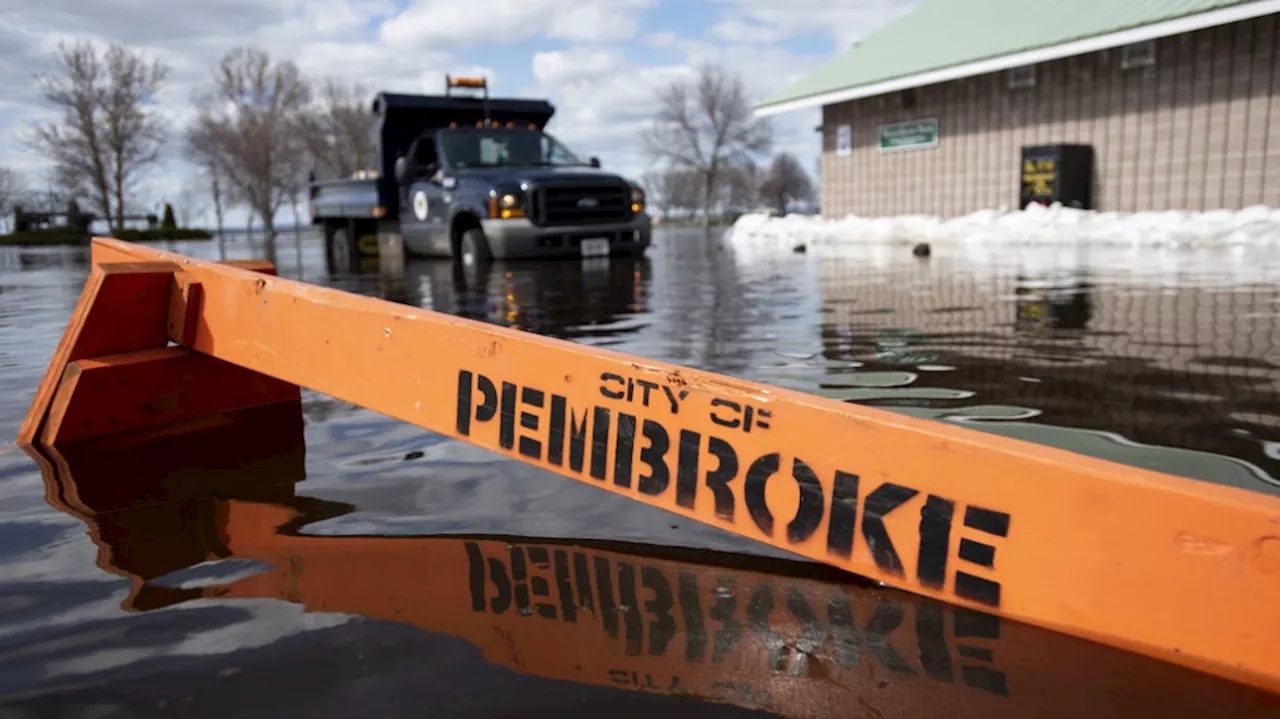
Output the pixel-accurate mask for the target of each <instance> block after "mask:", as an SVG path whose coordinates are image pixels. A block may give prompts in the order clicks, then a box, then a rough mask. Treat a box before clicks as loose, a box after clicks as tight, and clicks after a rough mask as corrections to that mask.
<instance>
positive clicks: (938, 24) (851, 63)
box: [757, 0, 1269, 109]
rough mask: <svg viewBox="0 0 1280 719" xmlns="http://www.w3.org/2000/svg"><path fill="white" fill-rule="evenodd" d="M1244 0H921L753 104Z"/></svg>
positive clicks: (962, 62) (1042, 45) (890, 77)
mask: <svg viewBox="0 0 1280 719" xmlns="http://www.w3.org/2000/svg"><path fill="white" fill-rule="evenodd" d="M1256 1H1257V0H1253V2H1256ZM1249 3H1250V0H1048V1H1047V2H1027V0H926V2H925V3H924V4H922V5H921V6H919V7H917V8H916V9H914V10H912V11H910V12H908V13H906V14H905V15H903V16H901V17H900V18H898V19H897V20H894V21H893V22H890V23H889V24H888V25H886V26H884V27H883V28H881V29H880V30H878V31H876V32H874V33H872V34H871V35H870V36H868V37H867V38H866V39H864V40H863V41H861V42H860V43H857V44H856V45H855V46H854V47H853V48H852V49H850V50H848V51H847V52H845V53H844V54H842V55H840V56H839V57H837V58H835V59H834V60H832V61H831V62H829V63H827V64H826V65H825V66H823V67H821V68H818V69H817V70H815V71H814V72H813V73H811V74H810V75H809V76H808V77H805V78H804V79H802V80H800V81H799V82H796V83H795V84H793V85H791V86H790V87H788V88H786V89H785V90H783V91H781V92H779V93H778V94H776V95H774V96H773V97H771V98H769V99H768V100H766V101H764V102H762V103H760V104H759V105H758V106H757V108H758V109H764V108H767V107H770V106H772V105H779V104H782V103H784V102H790V101H794V100H801V99H803V98H807V97H812V96H815V95H823V94H826V93H830V92H836V91H839V90H848V89H852V88H856V87H859V86H862V85H871V84H873V83H879V82H884V81H887V80H893V79H896V78H905V77H910V76H912V75H917V74H920V73H924V72H929V71H935V70H942V69H945V68H949V67H954V66H957V65H965V64H968V63H971V62H977V61H979V60H988V59H992V58H998V57H1002V56H1005V55H1012V54H1014V53H1020V52H1026V51H1030V50H1037V49H1041V48H1049V47H1053V46H1055V45H1061V44H1064V43H1068V42H1072V41H1076V40H1084V39H1086V38H1090V37H1095V36H1098V35H1107V34H1110V33H1114V32H1119V31H1122V30H1129V29H1133V28H1138V27H1142V26H1144V25H1151V24H1154V23H1157V22H1163V21H1166V20H1173V19H1175V18H1179V17H1184V16H1188V15H1195V14H1199V13H1203V12H1208V11H1210V10H1220V9H1222V8H1226V7H1230V6H1233V5H1245V4H1249ZM1268 4H1269V3H1268Z"/></svg>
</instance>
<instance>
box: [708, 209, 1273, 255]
mask: <svg viewBox="0 0 1280 719" xmlns="http://www.w3.org/2000/svg"><path fill="white" fill-rule="evenodd" d="M726 238H727V239H728V240H729V242H731V243H732V244H733V245H734V246H735V247H740V248H743V249H746V248H748V247H749V248H751V249H759V250H766V249H785V250H791V249H792V248H794V247H795V246H796V245H800V244H804V245H816V246H822V245H842V244H850V243H858V244H862V243H867V244H875V243H885V242H894V243H904V244H915V243H920V242H927V243H929V244H931V245H932V244H937V245H939V246H947V245H969V244H991V243H1004V244H1016V245H1021V246H1027V245H1064V244H1065V245H1090V246H1094V245H1104V246H1113V247H1114V246H1120V247H1131V248H1132V247H1197V248H1209V247H1222V248H1230V247H1253V248H1258V247H1265V248H1276V249H1280V209H1272V208H1270V207H1266V206H1263V205H1254V206H1251V207H1246V208H1245V209H1243V210H1213V211H1209V212H1188V211H1181V210H1170V211H1164V212H1136V213H1121V212H1093V211H1089V210H1077V209H1074V208H1070V207H1062V206H1061V205H1057V204H1055V205H1053V206H1052V207H1043V206H1041V205H1030V206H1028V207H1027V209H1026V210H1015V211H1001V210H981V211H978V212H974V213H972V214H969V215H965V216H963V217H957V218H954V219H951V220H943V219H940V218H937V217H931V216H925V215H901V216H897V217H875V218H870V217H858V216H856V215H850V216H848V217H845V218H843V219H839V220H824V219H821V218H819V217H813V216H807V215H788V216H786V217H770V216H768V215H766V214H757V213H753V214H747V215H743V216H742V217H740V218H738V221H737V222H736V223H734V225H733V227H732V228H731V229H730V231H729V232H728V233H727V234H726Z"/></svg>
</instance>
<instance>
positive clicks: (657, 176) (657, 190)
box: [640, 170, 672, 222]
mask: <svg viewBox="0 0 1280 719" xmlns="http://www.w3.org/2000/svg"><path fill="white" fill-rule="evenodd" d="M670 177H671V172H670V171H665V172H664V171H662V170H650V171H649V172H646V173H644V177H641V178H640V184H641V185H643V186H644V194H645V200H646V201H647V202H648V204H649V206H650V207H652V208H654V209H655V210H657V211H658V214H659V216H660V217H661V218H662V221H663V222H666V221H668V220H669V219H671V209H672V202H671V200H672V197H671V189H672V188H671V185H670V184H669V183H668V182H667V180H668V179H670Z"/></svg>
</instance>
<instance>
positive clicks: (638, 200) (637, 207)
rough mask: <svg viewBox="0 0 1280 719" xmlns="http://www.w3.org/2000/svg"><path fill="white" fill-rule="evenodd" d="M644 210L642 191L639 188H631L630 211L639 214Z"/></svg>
mask: <svg viewBox="0 0 1280 719" xmlns="http://www.w3.org/2000/svg"><path fill="white" fill-rule="evenodd" d="M643 209H644V190H642V189H640V188H639V187H633V188H631V211H632V212H640V211H641V210H643Z"/></svg>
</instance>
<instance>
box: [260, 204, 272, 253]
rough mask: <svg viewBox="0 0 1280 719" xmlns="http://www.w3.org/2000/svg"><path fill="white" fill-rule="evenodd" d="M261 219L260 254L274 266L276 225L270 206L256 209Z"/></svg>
mask: <svg viewBox="0 0 1280 719" xmlns="http://www.w3.org/2000/svg"><path fill="white" fill-rule="evenodd" d="M258 214H259V215H260V216H261V218H262V252H263V254H264V255H265V258H264V259H266V261H267V262H270V263H271V264H273V265H274V264H276V223H275V219H276V218H275V213H274V212H272V211H271V207H270V206H264V207H259V208H258Z"/></svg>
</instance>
